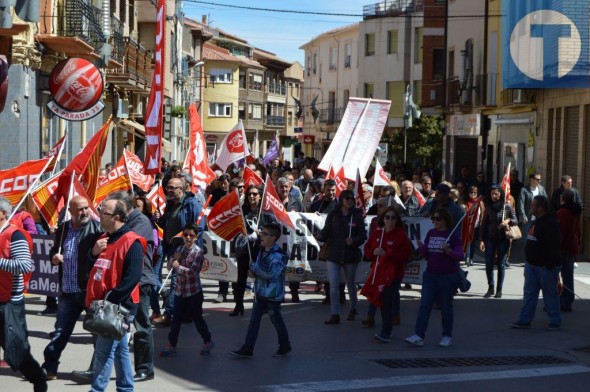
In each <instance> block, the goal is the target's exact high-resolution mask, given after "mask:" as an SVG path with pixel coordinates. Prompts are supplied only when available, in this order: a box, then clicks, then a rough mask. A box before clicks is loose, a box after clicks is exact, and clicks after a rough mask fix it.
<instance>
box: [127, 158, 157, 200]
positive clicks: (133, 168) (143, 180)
mask: <svg viewBox="0 0 590 392" xmlns="http://www.w3.org/2000/svg"><path fill="white" fill-rule="evenodd" d="M123 157H124V158H125V167H126V169H127V174H129V178H130V179H131V183H132V184H135V185H137V186H138V187H139V188H140V189H141V190H143V191H144V192H147V191H149V190H150V187H151V186H152V184H153V183H154V177H153V176H146V175H145V174H143V162H142V161H141V159H139V157H138V156H137V155H135V154H134V153H132V152H131V151H129V150H127V149H123Z"/></svg>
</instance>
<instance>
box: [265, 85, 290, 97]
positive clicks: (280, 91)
mask: <svg viewBox="0 0 590 392" xmlns="http://www.w3.org/2000/svg"><path fill="white" fill-rule="evenodd" d="M267 87H268V93H269V94H276V95H287V85H285V84H280V83H269V84H268V86H267Z"/></svg>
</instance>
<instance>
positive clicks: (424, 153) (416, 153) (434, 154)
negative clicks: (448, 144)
mask: <svg viewBox="0 0 590 392" xmlns="http://www.w3.org/2000/svg"><path fill="white" fill-rule="evenodd" d="M440 122H441V118H440V116H430V115H423V116H422V117H420V118H419V119H417V120H414V124H413V126H412V127H411V128H408V130H407V132H408V144H407V162H408V166H409V167H410V168H412V169H417V168H421V167H424V166H428V165H429V164H432V165H434V166H438V165H439V164H440V161H441V159H442V142H443V131H442V128H441V125H440ZM388 142H389V144H390V145H389V148H390V151H391V152H393V155H394V156H395V161H396V162H402V161H403V156H404V131H403V130H402V131H400V132H398V133H396V134H395V135H394V136H393V138H392V139H390V140H388Z"/></svg>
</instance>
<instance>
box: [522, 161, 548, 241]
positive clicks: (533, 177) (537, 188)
mask: <svg viewBox="0 0 590 392" xmlns="http://www.w3.org/2000/svg"><path fill="white" fill-rule="evenodd" d="M535 196H545V197H547V192H546V191H545V188H543V185H541V175H540V174H539V173H531V174H530V175H529V185H527V186H525V187H523V188H522V189H521V191H520V195H519V197H518V205H517V209H516V212H517V214H518V222H520V223H522V224H523V230H522V232H523V234H524V236H525V237H526V235H527V233H528V232H529V228H530V227H531V225H532V224H533V222H534V220H535V216H534V215H533V211H532V204H533V198H534V197H535Z"/></svg>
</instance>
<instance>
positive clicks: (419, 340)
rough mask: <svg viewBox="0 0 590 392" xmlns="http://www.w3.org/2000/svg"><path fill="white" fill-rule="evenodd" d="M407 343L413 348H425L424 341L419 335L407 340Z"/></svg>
mask: <svg viewBox="0 0 590 392" xmlns="http://www.w3.org/2000/svg"><path fill="white" fill-rule="evenodd" d="M406 343H409V344H411V345H413V346H418V347H422V346H424V339H422V338H421V337H420V336H418V335H412V336H410V337H409V338H406Z"/></svg>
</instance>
